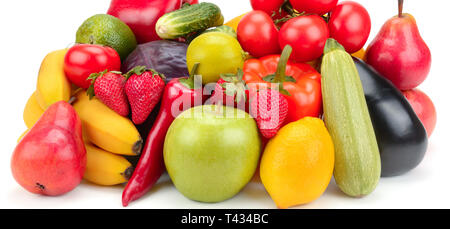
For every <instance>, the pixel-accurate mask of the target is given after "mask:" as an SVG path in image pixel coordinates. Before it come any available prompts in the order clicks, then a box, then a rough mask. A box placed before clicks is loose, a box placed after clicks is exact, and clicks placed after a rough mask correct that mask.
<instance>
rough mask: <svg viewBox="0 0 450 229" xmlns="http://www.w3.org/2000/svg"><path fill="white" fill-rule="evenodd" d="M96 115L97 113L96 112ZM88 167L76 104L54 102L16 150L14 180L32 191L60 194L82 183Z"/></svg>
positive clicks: (14, 154)
mask: <svg viewBox="0 0 450 229" xmlns="http://www.w3.org/2000/svg"><path fill="white" fill-rule="evenodd" d="M93 115H95V114H93ZM85 168H86V148H85V146H84V142H83V138H82V133H81V120H80V118H79V117H78V115H77V113H76V112H75V110H74V109H73V107H72V106H71V105H70V104H69V103H67V102H65V101H60V102H57V103H54V104H53V105H51V106H50V107H49V108H48V109H47V110H46V111H45V113H44V114H43V115H42V117H41V118H40V119H39V121H38V122H37V123H36V124H35V125H34V126H33V128H31V129H30V131H29V132H28V133H27V134H26V135H25V136H24V137H23V139H22V140H21V141H20V142H19V144H18V145H17V146H16V148H15V149H14V153H13V156H12V159H11V170H12V174H13V176H14V179H15V180H16V181H17V183H19V184H20V185H21V186H22V187H23V188H25V189H26V190H28V191H29V192H32V193H36V194H41V195H48V196H57V195H62V194H64V193H67V192H69V191H71V190H72V189H74V188H75V187H76V186H77V185H78V184H80V182H81V180H82V179H83V175H84V171H85Z"/></svg>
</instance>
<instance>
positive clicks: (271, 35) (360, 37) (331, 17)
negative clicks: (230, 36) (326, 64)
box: [237, 0, 371, 62]
mask: <svg viewBox="0 0 450 229" xmlns="http://www.w3.org/2000/svg"><path fill="white" fill-rule="evenodd" d="M250 2H251V5H252V7H253V9H254V11H252V12H250V13H248V14H247V15H246V16H244V17H243V18H242V20H241V22H240V23H239V26H238V29H237V35H238V40H239V42H240V43H241V45H242V47H243V48H244V50H245V51H247V52H248V53H249V54H250V55H252V56H254V57H263V56H266V55H270V54H279V53H280V52H281V50H282V49H283V48H284V47H285V46H286V45H290V46H292V48H293V53H292V56H291V60H293V61H296V62H308V61H313V60H315V59H317V58H319V57H320V56H321V55H322V53H323V48H324V46H325V42H326V40H327V39H328V38H329V37H332V38H334V39H336V40H337V41H338V42H339V43H340V44H341V45H343V46H344V47H345V49H346V51H347V52H349V53H354V52H357V51H358V50H360V49H361V48H363V46H364V44H365V43H366V41H367V39H368V37H369V34H370V29H371V21H370V16H369V13H368V12H367V10H366V9H365V8H364V7H363V6H361V5H360V4H358V3H356V2H352V1H344V2H341V3H339V4H338V0H289V1H284V0H251V1H250Z"/></svg>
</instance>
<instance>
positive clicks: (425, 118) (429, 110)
mask: <svg viewBox="0 0 450 229" xmlns="http://www.w3.org/2000/svg"><path fill="white" fill-rule="evenodd" d="M403 95H404V96H405V97H406V99H408V101H409V103H410V104H411V106H412V108H413V109H414V111H415V112H416V114H417V116H418V117H419V119H420V121H422V124H423V126H424V127H425V129H426V130H427V134H428V137H430V136H431V134H432V133H433V131H434V128H435V127H436V119H437V117H436V108H435V107H434V104H433V101H431V99H430V97H428V96H427V95H426V94H425V93H423V92H422V91H421V90H419V89H412V90H408V91H403Z"/></svg>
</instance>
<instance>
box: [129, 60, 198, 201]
mask: <svg viewBox="0 0 450 229" xmlns="http://www.w3.org/2000/svg"><path fill="white" fill-rule="evenodd" d="M197 68H198V64H196V65H195V66H194V69H193V70H192V73H191V76H190V77H189V78H187V77H186V78H177V79H173V80H171V81H169V83H167V85H166V87H165V89H164V94H163V98H162V103H161V108H160V111H159V114H158V117H157V118H156V121H155V123H154V124H153V126H152V129H151V130H150V133H149V135H148V137H147V141H146V143H145V147H144V149H143V151H142V153H141V158H140V159H139V162H138V164H137V166H136V168H135V170H134V173H133V175H132V177H131V179H130V180H129V181H128V184H127V186H126V187H125V189H124V191H123V193H122V205H123V206H124V207H126V206H127V205H128V204H129V203H130V202H131V201H134V200H137V199H139V198H140V197H141V196H143V195H144V194H145V193H147V192H148V191H149V190H150V189H151V188H152V187H153V185H154V184H155V183H156V182H157V181H158V179H159V178H160V177H161V175H162V173H163V172H164V170H165V166H164V160H163V146H164V139H165V137H166V133H167V130H168V129H169V127H170V125H171V124H172V122H173V120H174V119H175V118H176V116H178V115H179V114H180V113H181V112H182V111H184V110H187V109H189V108H191V107H194V106H200V105H202V104H203V102H204V101H205V99H206V97H205V96H204V95H203V89H202V86H201V85H195V83H194V78H195V72H196V69H197ZM198 82H201V80H199V81H198ZM186 103H187V104H186ZM173 112H175V113H173Z"/></svg>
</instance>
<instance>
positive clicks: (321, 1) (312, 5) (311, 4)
mask: <svg viewBox="0 0 450 229" xmlns="http://www.w3.org/2000/svg"><path fill="white" fill-rule="evenodd" d="M289 1H290V2H291V4H292V7H294V9H296V10H298V12H305V13H311V14H318V15H324V14H326V13H328V12H330V11H331V10H332V9H333V8H334V7H335V6H336V4H337V2H338V0H289Z"/></svg>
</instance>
